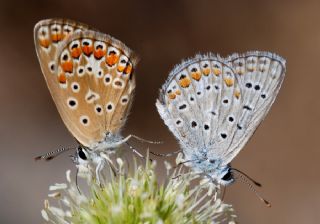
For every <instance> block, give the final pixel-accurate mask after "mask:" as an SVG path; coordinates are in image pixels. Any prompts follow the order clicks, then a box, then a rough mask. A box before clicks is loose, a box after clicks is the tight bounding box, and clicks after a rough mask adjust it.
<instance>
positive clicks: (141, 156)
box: [125, 142, 152, 162]
mask: <svg viewBox="0 0 320 224" xmlns="http://www.w3.org/2000/svg"><path fill="white" fill-rule="evenodd" d="M125 144H126V145H127V146H128V147H129V149H131V150H132V152H133V153H135V154H136V155H138V156H139V158H141V159H144V160H146V157H145V156H143V155H142V154H141V153H140V152H138V150H136V149H135V148H134V147H133V146H132V145H130V144H129V143H128V142H126V143H125ZM149 160H150V162H152V159H149Z"/></svg>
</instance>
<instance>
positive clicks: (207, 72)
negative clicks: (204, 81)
mask: <svg viewBox="0 0 320 224" xmlns="http://www.w3.org/2000/svg"><path fill="white" fill-rule="evenodd" d="M203 74H204V75H205V76H208V75H209V74H210V68H205V69H203Z"/></svg>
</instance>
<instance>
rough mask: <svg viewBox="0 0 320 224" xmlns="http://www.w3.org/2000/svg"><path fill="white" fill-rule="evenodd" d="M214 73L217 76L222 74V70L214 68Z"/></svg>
mask: <svg viewBox="0 0 320 224" xmlns="http://www.w3.org/2000/svg"><path fill="white" fill-rule="evenodd" d="M213 73H214V74H215V75H216V76H219V75H220V74H221V70H220V69H218V68H214V69H213Z"/></svg>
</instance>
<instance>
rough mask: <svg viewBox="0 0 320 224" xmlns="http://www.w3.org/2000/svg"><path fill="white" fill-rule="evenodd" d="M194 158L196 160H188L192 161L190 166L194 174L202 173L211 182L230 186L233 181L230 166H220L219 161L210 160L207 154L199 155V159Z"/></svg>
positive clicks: (220, 162)
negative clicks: (194, 171) (193, 169)
mask: <svg viewBox="0 0 320 224" xmlns="http://www.w3.org/2000/svg"><path fill="white" fill-rule="evenodd" d="M194 156H195V155H194ZM194 156H193V157H194ZM196 157H197V158H196V159H192V160H190V161H192V165H191V166H192V167H193V168H195V170H196V172H200V173H203V174H204V175H205V176H207V177H209V178H210V179H212V181H216V182H218V183H219V184H221V185H224V186H227V185H230V184H232V183H233V182H234V181H235V179H234V175H233V173H232V168H231V167H230V165H222V161H221V160H219V159H214V158H210V156H207V153H201V156H200V157H199V155H198V156H196Z"/></svg>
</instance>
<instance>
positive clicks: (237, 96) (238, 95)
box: [234, 90, 240, 99]
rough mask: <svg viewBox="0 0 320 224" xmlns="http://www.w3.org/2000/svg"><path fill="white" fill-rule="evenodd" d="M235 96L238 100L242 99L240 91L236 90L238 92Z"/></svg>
mask: <svg viewBox="0 0 320 224" xmlns="http://www.w3.org/2000/svg"><path fill="white" fill-rule="evenodd" d="M234 96H235V97H236V98H237V99H239V97H240V91H239V90H236V91H235V92H234Z"/></svg>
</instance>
